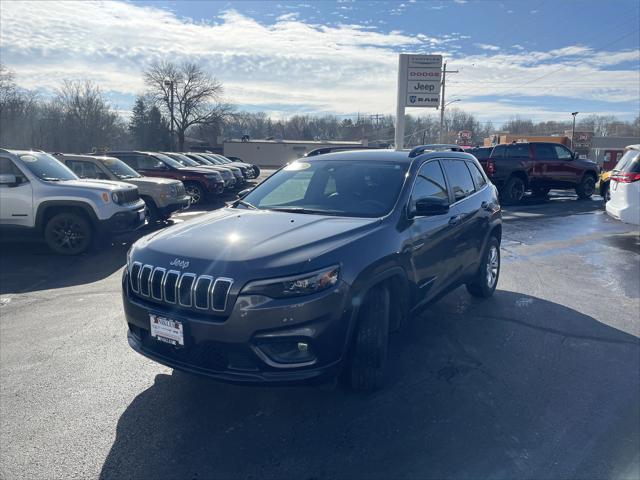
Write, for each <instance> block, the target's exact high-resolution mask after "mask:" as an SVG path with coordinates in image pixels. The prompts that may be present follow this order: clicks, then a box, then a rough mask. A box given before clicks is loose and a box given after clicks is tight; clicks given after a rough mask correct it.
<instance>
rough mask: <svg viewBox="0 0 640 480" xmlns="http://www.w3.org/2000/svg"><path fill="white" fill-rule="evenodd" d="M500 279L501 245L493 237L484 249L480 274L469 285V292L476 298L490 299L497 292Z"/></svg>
mask: <svg viewBox="0 0 640 480" xmlns="http://www.w3.org/2000/svg"><path fill="white" fill-rule="evenodd" d="M490 274H491V275H490ZM499 278H500V243H499V242H498V239H497V238H496V237H493V236H492V237H490V238H489V241H488V242H487V246H486V248H485V249H484V253H483V255H482V260H481V263H480V268H479V269H478V273H476V276H475V278H474V279H473V280H472V281H471V282H470V283H467V291H468V292H469V293H470V294H471V295H473V296H474V297H480V298H488V297H490V296H491V295H493V292H495V290H496V287H497V285H498V279H499Z"/></svg>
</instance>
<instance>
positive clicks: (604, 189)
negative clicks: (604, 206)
mask: <svg viewBox="0 0 640 480" xmlns="http://www.w3.org/2000/svg"><path fill="white" fill-rule="evenodd" d="M601 181H602V180H601ZM600 196H601V197H602V198H603V199H604V203H607V202H608V201H609V200H611V190H609V182H606V183H605V184H604V185H602V186H601V187H600Z"/></svg>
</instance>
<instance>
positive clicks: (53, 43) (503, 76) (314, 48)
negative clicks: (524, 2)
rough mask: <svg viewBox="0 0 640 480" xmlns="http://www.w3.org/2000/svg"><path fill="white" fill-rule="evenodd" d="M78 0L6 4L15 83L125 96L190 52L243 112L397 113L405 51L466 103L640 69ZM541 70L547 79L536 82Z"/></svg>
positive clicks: (571, 53)
mask: <svg viewBox="0 0 640 480" xmlns="http://www.w3.org/2000/svg"><path fill="white" fill-rule="evenodd" d="M79 5H80V4H78V3H69V2H53V1H50V2H40V3H38V2H3V4H2V15H1V16H0V28H1V30H2V57H3V62H5V63H6V64H8V66H9V67H10V68H12V69H14V70H15V71H16V73H17V78H18V81H19V83H20V84H21V85H22V86H25V87H27V88H37V89H45V90H46V89H49V90H50V89H53V88H55V87H57V86H58V85H59V83H60V81H61V80H62V79H65V78H71V79H74V78H76V79H79V78H83V79H84V78H88V79H92V80H94V81H96V82H97V83H98V84H99V85H100V86H101V88H102V89H103V90H104V91H110V92H114V94H117V96H118V97H120V98H121V97H122V95H127V94H128V95H130V94H135V93H138V92H141V91H142V90H143V89H144V85H143V83H142V71H143V70H144V68H145V67H146V66H147V65H149V64H150V63H151V62H153V61H154V60H160V59H174V60H177V61H180V60H190V61H196V62H198V63H201V64H203V65H204V66H205V67H206V68H207V69H208V70H210V71H211V72H212V73H214V74H215V75H216V77H217V78H218V79H219V80H221V81H222V82H223V84H224V86H225V90H226V95H227V96H228V97H229V99H230V100H231V101H233V102H235V103H237V104H238V107H239V108H242V107H243V105H253V106H254V107H257V108H260V106H261V105H262V106H264V110H268V111H282V112H284V111H286V112H289V113H291V112H294V111H306V112H333V113H352V112H355V111H372V112H373V111H375V112H385V113H393V112H394V110H395V88H396V76H397V73H396V68H397V52H398V51H401V50H405V51H410V52H411V51H413V52H431V53H442V54H444V55H446V56H447V57H448V60H449V64H450V65H451V66H452V68H457V69H459V70H460V73H459V74H457V75H455V76H452V77H451V78H452V82H451V85H450V87H449V88H448V92H449V95H451V98H454V97H453V96H454V95H455V96H460V97H461V98H463V100H464V102H465V103H464V104H463V105H464V107H465V108H467V105H469V106H470V107H469V108H471V105H474V103H473V102H474V98H475V97H478V96H487V95H489V96H490V95H495V96H497V97H498V98H499V97H502V96H505V95H506V96H519V95H527V96H540V97H543V96H549V95H551V96H559V97H570V98H578V99H594V100H604V101H636V102H637V99H638V96H639V93H638V85H639V84H640V78H639V74H638V69H637V67H636V68H628V69H624V68H621V69H619V70H617V71H616V72H615V75H613V74H612V72H611V71H605V70H602V68H603V67H611V66H616V65H621V64H624V63H626V62H637V59H638V50H634V51H623V52H601V51H592V50H590V49H589V48H587V47H584V46H580V45H575V46H567V47H564V48H559V49H555V50H551V51H546V52H545V51H529V52H526V51H524V50H522V48H523V47H520V46H518V45H514V46H513V48H517V49H518V50H519V51H518V52H517V53H513V54H507V53H504V50H503V51H499V50H500V47H498V46H496V45H489V44H478V45H479V46H480V48H482V49H483V50H485V52H483V53H482V54H480V55H472V56H463V55H462V54H460V53H456V52H457V45H456V42H458V41H459V40H460V39H461V38H468V36H465V35H461V34H459V33H458V34H455V35H454V34H448V35H442V36H437V37H434V36H429V35H425V34H416V35H410V34H406V33H403V32H400V31H392V32H387V33H384V32H381V31H377V30H376V29H375V28H371V27H367V26H360V25H348V24H342V25H335V26H329V25H321V24H313V23H305V22H304V21H302V20H300V19H299V17H297V16H296V15H295V13H286V14H283V15H280V16H279V17H277V18H276V20H275V23H273V24H270V25H265V24H262V23H260V22H258V21H256V20H254V19H253V18H250V17H248V16H246V15H242V14H241V13H238V12H237V11H233V10H230V11H227V12H225V13H223V14H222V15H220V17H218V18H216V19H215V21H214V22H210V23H205V22H200V23H196V22H192V21H188V20H184V19H181V18H178V17H176V16H175V14H174V13H172V12H170V11H167V10H163V9H159V8H154V7H148V6H147V7H145V6H138V5H134V4H130V3H124V2H91V3H89V2H86V3H82V4H81V5H82V8H79ZM441 6H442V8H444V6H443V5H441ZM436 7H438V6H435V7H431V8H436ZM381 22H382V21H381ZM518 47H520V48H518ZM558 69H560V70H559V71H557V72H556V70H558ZM540 76H545V77H544V78H543V79H541V80H536V79H537V78H538V77H540ZM476 103H477V102H476ZM483 105H484V104H483ZM484 106H485V107H486V105H484ZM501 108H504V107H501ZM527 112H528V110H527ZM485 113H486V112H485Z"/></svg>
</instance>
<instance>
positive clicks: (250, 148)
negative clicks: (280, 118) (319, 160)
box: [222, 139, 367, 167]
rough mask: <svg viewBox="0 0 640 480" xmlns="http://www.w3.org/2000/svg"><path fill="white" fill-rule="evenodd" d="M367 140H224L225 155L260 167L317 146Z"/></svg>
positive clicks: (282, 161)
mask: <svg viewBox="0 0 640 480" xmlns="http://www.w3.org/2000/svg"><path fill="white" fill-rule="evenodd" d="M366 145H367V142H366V141H362V142H341V141H306V140H240V139H238V140H235V139H232V140H224V141H223V143H222V146H223V147H222V151H223V154H224V156H225V157H238V158H241V159H242V160H243V161H245V162H249V163H253V164H255V165H259V166H261V167H279V166H282V165H284V164H286V163H287V162H290V161H292V160H295V159H297V158H301V157H304V156H305V155H306V154H307V153H309V152H310V151H312V150H315V149H317V148H327V147H362V146H366Z"/></svg>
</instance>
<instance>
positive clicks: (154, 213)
mask: <svg viewBox="0 0 640 480" xmlns="http://www.w3.org/2000/svg"><path fill="white" fill-rule="evenodd" d="M142 199H143V200H144V203H145V204H146V205H147V210H148V211H149V217H148V218H149V223H158V222H160V221H162V220H163V218H162V217H161V216H160V212H159V211H158V207H157V205H156V202H154V201H153V200H152V199H151V198H149V197H142Z"/></svg>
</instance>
